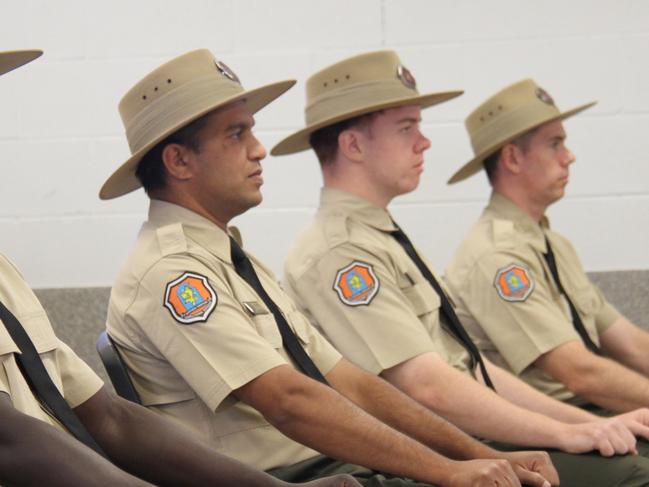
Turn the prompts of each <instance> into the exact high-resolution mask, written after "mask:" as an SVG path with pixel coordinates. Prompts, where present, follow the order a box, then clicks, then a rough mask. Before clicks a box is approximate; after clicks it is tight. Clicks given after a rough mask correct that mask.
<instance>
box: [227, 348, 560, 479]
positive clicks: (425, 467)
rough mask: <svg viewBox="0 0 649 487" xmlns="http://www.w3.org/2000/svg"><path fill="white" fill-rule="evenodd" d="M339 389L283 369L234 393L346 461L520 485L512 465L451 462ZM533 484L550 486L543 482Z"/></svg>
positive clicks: (421, 475) (423, 475) (418, 475)
mask: <svg viewBox="0 0 649 487" xmlns="http://www.w3.org/2000/svg"><path fill="white" fill-rule="evenodd" d="M342 363H344V359H343V360H341V362H339V363H338V364H337V365H336V366H335V367H334V368H333V369H332V371H330V372H329V373H328V374H327V376H326V377H327V379H328V380H329V381H330V383H331V384H332V386H333V387H334V388H335V387H336V386H337V382H339V381H338V380H335V379H336V375H337V372H336V369H338V368H339V367H341V364H342ZM341 372H342V371H341ZM332 379H334V380H332ZM377 380H378V379H377ZM334 388H332V387H327V386H325V385H323V384H321V383H319V382H316V381H314V380H313V379H310V378H309V377H307V376H305V375H304V374H301V373H299V372H297V371H296V370H295V369H293V368H291V367H290V366H288V365H281V366H278V367H275V368H273V369H270V370H269V371H268V372H266V373H264V374H262V375H260V376H259V377H257V378H256V379H254V380H252V381H250V382H249V383H247V384H246V385H244V386H242V387H241V388H239V389H237V390H236V391H234V393H235V395H237V397H239V398H240V399H241V400H242V401H244V402H246V403H247V404H249V405H251V406H252V407H254V408H255V409H257V410H258V411H259V412H260V413H261V414H263V415H264V417H265V418H266V419H267V420H268V422H269V423H271V424H272V425H274V426H275V427H276V428H277V429H278V430H280V431H281V432H282V433H284V434H285V435H286V436H288V437H290V438H293V439H294V440H296V441H298V442H300V443H302V444H304V445H307V446H310V447H311V448H313V449H315V450H318V451H320V452H321V453H323V454H325V455H328V456H331V457H334V458H338V459H341V460H343V461H346V462H351V463H356V464H359V465H364V466H366V467H369V468H372V469H375V470H379V471H383V472H389V473H392V474H395V475H399V476H405V477H409V478H413V479H416V480H420V481H424V482H427V483H434V484H438V485H442V486H449V487H450V486H460V485H476V486H482V485H503V486H504V485H507V486H510V485H511V486H519V485H520V482H519V480H518V478H517V477H516V474H515V473H514V471H513V469H512V466H511V465H510V463H509V462H508V461H506V460H503V459H488V460H469V461H456V460H451V459H449V458H446V457H444V456H442V455H440V454H438V453H436V452H434V451H433V450H431V449H430V448H428V447H427V446H425V445H423V444H422V443H420V442H418V441H416V440H415V439H413V438H411V437H410V436H408V435H406V434H404V433H402V432H400V431H397V430H396V429H394V428H392V427H390V426H388V425H387V424H384V423H383V422H381V421H379V420H378V419H377V418H375V417H374V416H372V415H371V414H369V413H368V412H366V411H364V410H363V409H361V408H359V407H357V406H356V405H354V404H353V403H352V402H351V401H350V400H349V399H347V398H346V397H344V396H343V395H341V394H340V393H338V392H337V391H336V390H335V389H334ZM450 428H452V427H450ZM439 441H440V444H442V443H444V440H443V439H440V440H439ZM539 477H540V476H539ZM531 485H538V486H541V485H548V486H549V484H543V480H542V479H541V480H540V481H538V482H532V483H531Z"/></svg>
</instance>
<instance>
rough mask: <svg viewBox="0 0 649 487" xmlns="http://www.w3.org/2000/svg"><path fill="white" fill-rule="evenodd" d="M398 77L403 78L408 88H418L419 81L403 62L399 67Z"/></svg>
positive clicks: (402, 80)
mask: <svg viewBox="0 0 649 487" xmlns="http://www.w3.org/2000/svg"><path fill="white" fill-rule="evenodd" d="M397 78H399V79H400V80H401V82H402V83H403V84H404V86H405V87H406V88H410V89H411V90H414V89H416V88H417V81H416V80H415V77H414V76H413V75H412V73H411V72H410V70H409V69H408V68H406V67H405V66H404V65H403V64H400V65H399V66H398V67H397Z"/></svg>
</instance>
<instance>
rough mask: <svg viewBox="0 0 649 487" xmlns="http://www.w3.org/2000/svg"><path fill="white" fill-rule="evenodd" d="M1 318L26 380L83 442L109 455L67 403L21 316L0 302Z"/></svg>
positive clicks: (49, 408)
mask: <svg viewBox="0 0 649 487" xmlns="http://www.w3.org/2000/svg"><path fill="white" fill-rule="evenodd" d="M0 319H1V320H2V322H3V323H4V325H5V328H6V330H7V331H8V332H9V335H10V336H11V339H12V340H13V341H14V342H15V343H16V345H17V346H18V348H19V349H20V353H19V354H16V362H17V363H18V366H19V367H20V369H21V371H22V373H23V376H25V380H27V382H28V383H29V385H30V387H31V388H32V391H34V394H35V395H36V397H37V398H38V399H39V400H40V401H41V404H43V406H44V407H45V408H46V409H48V410H49V412H50V413H51V414H52V415H53V416H54V417H55V418H56V419H58V420H59V421H60V422H61V424H62V425H63V426H65V428H66V429H67V430H68V431H69V432H70V433H71V434H72V435H73V436H74V437H75V438H76V439H77V440H79V441H80V442H82V443H83V444H84V445H86V446H87V447H89V448H92V449H93V450H95V451H96V452H97V453H99V454H100V455H101V456H103V457H104V458H108V456H107V455H106V454H105V453H104V451H103V450H102V449H101V447H100V446H99V445H98V444H97V442H96V441H95V440H94V438H93V437H92V436H90V433H88V430H86V428H85V427H84V426H83V424H82V423H81V421H80V420H79V418H78V417H77V415H76V414H75V413H74V411H72V409H70V406H69V405H68V403H67V402H66V401H65V399H63V396H62V395H61V393H60V392H59V390H58V389H57V388H56V386H55V385H54V382H52V379H51V377H50V376H49V374H48V373H47V370H46V369H45V366H44V365H43V361H42V360H41V357H40V356H39V355H38V352H37V351H36V347H35V346H34V344H33V343H32V341H31V339H30V338H29V335H27V332H26V331H25V329H24V328H23V326H22V325H21V324H20V322H19V321H18V319H17V318H16V317H15V316H14V315H13V313H12V312H11V311H9V310H8V309H7V307H6V306H5V305H4V304H2V303H1V302H0Z"/></svg>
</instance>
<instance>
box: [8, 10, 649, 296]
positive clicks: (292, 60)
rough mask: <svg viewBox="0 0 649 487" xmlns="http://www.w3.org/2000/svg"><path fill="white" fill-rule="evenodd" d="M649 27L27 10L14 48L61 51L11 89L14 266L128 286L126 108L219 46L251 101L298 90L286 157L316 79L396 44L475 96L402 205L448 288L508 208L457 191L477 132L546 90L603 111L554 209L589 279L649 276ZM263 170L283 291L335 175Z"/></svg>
mask: <svg viewBox="0 0 649 487" xmlns="http://www.w3.org/2000/svg"><path fill="white" fill-rule="evenodd" d="M648 14H649V2H647V1H646V0H623V1H615V0H570V1H565V0H548V1H547V2H534V1H531V0H523V1H520V0H492V1H489V2H478V1H475V0H457V1H454V2H451V1H450V0H446V1H442V0H381V1H378V0H359V1H355V2H349V1H345V2H343V0H333V1H331V2H324V3H323V2H317V1H315V0H303V1H301V0H278V1H275V2H268V1H263V0H242V1H238V0H237V1H234V0H188V1H186V2H184V3H183V4H182V5H181V4H179V3H178V2H172V1H171V0H162V1H161V0H142V1H137V2H129V1H127V0H116V1H112V2H100V1H99V0H66V2H50V1H47V0H24V1H21V2H9V3H8V4H7V6H6V9H5V10H3V18H7V19H9V21H7V22H5V26H4V27H3V30H2V34H1V35H0V37H1V38H2V46H0V49H12V48H27V47H41V48H44V49H45V51H46V54H45V56H43V58H41V59H39V60H38V61H37V62H35V63H33V64H32V65H30V66H28V67H26V68H25V69H21V70H19V71H17V72H14V73H11V74H9V75H7V76H3V77H2V79H1V80H0V106H2V115H1V116H0V150H1V151H2V154H3V157H2V159H1V160H0V170H2V174H4V177H3V178H2V182H0V204H1V205H2V206H0V208H2V210H1V211H0V251H4V252H6V253H7V254H8V255H10V257H13V258H14V259H15V260H17V261H18V264H19V265H20V267H22V268H23V270H24V271H25V272H26V274H27V275H28V278H29V280H30V282H31V284H32V285H34V286H37V287H50V286H55V287H58V286H75V285H79V286H85V285H109V284H110V283H111V282H112V279H113V278H114V275H115V274H116V272H117V268H118V267H119V265H121V263H122V261H123V259H124V258H125V256H126V254H127V253H128V250H129V248H130V246H131V245H132V242H133V240H134V239H135V234H136V232H137V229H138V227H139V224H140V222H141V221H142V219H143V218H144V216H145V214H146V209H147V198H146V196H145V195H144V193H143V191H141V190H140V191H137V192H134V193H133V194H131V195H128V196H125V197H122V198H119V199H116V200H112V201H108V202H102V201H99V199H98V197H97V192H98V190H99V187H100V185H101V184H102V183H103V181H104V180H105V179H106V177H108V175H109V174H110V173H112V171H113V170H115V169H116V168H117V167H118V165H119V164H121V163H122V162H123V161H125V160H126V159H127V158H128V156H129V150H128V147H127V144H126V140H125V137H124V135H123V127H122V124H121V121H120V119H119V116H118V114H117V104H118V102H119V100H120V98H121V97H122V96H123V94H124V93H125V92H126V91H127V90H128V89H129V88H130V87H131V86H132V85H133V84H135V83H136V82H137V81H138V80H139V79H141V78H142V77H143V76H144V75H146V74H147V73H148V72H149V71H150V70H151V69H153V68H155V67H157V66H158V65H160V64H161V63H163V62H165V61H167V60H169V59H171V58H172V57H174V56H177V55H179V54H181V53H183V52H185V51H187V50H189V49H192V48H196V47H208V48H210V49H211V50H212V51H213V52H214V53H215V54H216V55H217V57H219V58H221V59H223V60H224V61H225V62H226V63H227V64H229V65H230V66H232V67H233V68H234V70H235V72H237V73H238V74H239V76H240V77H241V79H242V81H243V84H244V86H246V87H250V88H251V87H256V86H260V85H262V84H264V83H268V82H272V81H276V80H279V79H285V78H297V79H298V81H299V83H298V85H296V86H295V87H294V88H293V89H292V90H291V91H289V92H288V93H287V94H286V95H284V96H283V97H281V98H280V99H279V100H277V101H276V102H274V103H272V104H271V105H270V106H268V107H267V108H265V109H264V110H262V111H260V112H259V113H258V114H257V116H256V120H257V126H256V129H255V130H256V133H257V134H258V136H259V138H260V140H261V141H262V142H263V143H264V144H265V145H266V146H267V148H268V149H270V148H271V147H272V145H273V144H274V143H276V142H277V141H279V140H280V139H281V138H282V137H284V136H285V135H287V134H288V133H290V132H292V131H293V130H295V129H297V128H299V127H302V126H303V124H304V121H303V109H304V82H305V80H306V78H307V77H308V76H309V75H310V74H312V73H313V72H315V71H316V70H319V69H321V68H323V67H324V66H326V65H328V64H330V63H333V62H336V61H339V60H341V59H343V58H345V57H348V56H350V55H353V54H358V53H361V52H366V51H369V50H375V49H379V48H383V47H390V48H392V47H394V48H396V49H397V51H398V52H399V54H400V56H401V58H402V60H403V62H404V64H405V65H406V66H408V67H409V68H410V69H411V70H412V71H413V73H414V74H415V77H416V78H417V81H418V85H419V88H420V91H421V92H428V91H437V90H447V89H456V88H459V89H462V88H464V89H465V90H466V94H465V95H464V96H462V97H460V98H457V99H456V100H453V101H451V102H449V103H446V104H444V105H441V106H438V107H432V108H431V109H429V110H425V111H424V113H423V122H424V123H423V130H424V132H425V133H426V135H427V136H429V138H430V139H431V141H432V147H431V149H430V150H429V151H428V153H427V154H426V170H425V172H424V174H423V177H422V181H421V184H420V186H419V188H418V189H417V190H416V191H415V192H413V193H411V194H409V195H404V196H402V197H399V198H397V199H396V200H395V201H394V204H393V205H392V211H393V213H394V215H395V217H396V218H397V219H398V220H399V221H400V223H401V224H402V225H403V226H404V227H405V228H406V229H407V230H408V232H409V233H410V235H411V236H412V237H413V240H415V241H417V242H418V244H419V245H421V246H422V248H424V249H425V251H426V253H427V255H429V256H430V257H431V259H432V261H433V263H434V264H435V266H436V268H437V270H438V271H441V270H442V269H443V267H444V265H445V264H446V262H447V261H448V259H449V258H450V255H451V254H452V252H453V250H454V248H455V245H457V243H458V242H459V241H460V239H461V238H462V237H463V235H464V233H465V232H466V230H467V229H468V228H469V226H470V225H471V224H472V223H473V221H474V220H475V218H477V216H478V215H479V213H480V211H481V209H482V207H483V205H484V203H485V201H486V199H487V197H488V194H489V186H488V184H487V182H486V178H485V177H484V175H483V174H480V175H476V176H475V177H473V178H471V179H469V180H467V181H465V182H463V183H460V184H458V185H455V186H451V187H448V186H446V185H445V181H446V180H447V179H448V177H449V176H450V175H451V174H452V173H453V172H454V171H455V170H456V169H457V168H458V167H459V166H460V165H461V164H462V163H463V162H465V161H467V160H468V159H469V158H470V157H472V153H471V149H470V145H469V140H468V137H467V135H466V133H465V130H464V127H463V120H464V118H465V117H466V115H467V114H468V113H469V112H470V111H471V110H472V109H473V108H475V106H477V104H479V103H480V102H482V101H483V100H484V99H485V98H486V97H487V96H489V95H491V94H492V93H494V92H495V91H497V90H499V89H500V88H502V87H504V86H505V85H507V84H508V83H511V82H513V81H516V80H518V79H521V78H523V77H528V76H531V77H534V78H535V79H537V81H539V82H540V83H541V84H542V85H543V86H544V87H545V88H546V89H547V90H548V91H549V92H550V93H551V94H552V95H553V96H554V98H555V100H557V103H558V105H559V106H560V107H561V108H564V109H567V108H570V107H572V106H575V105H577V104H579V103H582V102H585V101H588V100H591V99H597V100H599V101H600V103H599V104H598V105H597V107H595V108H594V109H592V110H589V111H588V112H585V113H583V114H580V115H579V116H578V117H575V118H574V119H572V120H570V121H568V122H567V123H566V128H567V130H568V134H569V145H570V147H571V148H573V149H574V150H575V152H576V154H577V156H578V161H577V163H576V164H575V165H574V166H573V167H572V178H571V183H570V185H569V187H568V192H567V197H566V198H565V200H564V201H562V202H560V203H558V204H557V205H556V206H555V207H553V208H552V210H551V214H552V215H553V223H554V225H555V226H556V227H557V228H559V229H567V230H568V231H569V232H571V234H570V235H569V236H570V237H571V238H573V239H574V241H575V243H576V245H577V247H578V248H579V249H580V251H583V254H582V257H583V258H584V262H585V265H586V267H587V269H588V270H606V269H616V268H620V269H623V268H647V267H649V266H648V264H649V263H648V262H647V259H648V257H647V253H646V248H647V243H649V242H647V240H648V239H649V236H648V235H649V231H647V228H648V225H647V223H648V222H647V218H648V216H647V215H649V213H648V212H647V209H648V208H647V206H648V199H649V187H648V185H649V177H648V176H649V165H647V164H646V155H647V153H649V146H648V144H649V138H648V137H647V136H646V134H647V133H648V129H649V95H648V94H647V93H648V90H647V89H646V86H647V85H649V65H647V63H645V62H643V59H645V58H646V53H647V52H648V51H649V23H647V21H646V20H647V18H648ZM263 165H264V176H265V181H266V184H265V185H264V187H263V188H262V191H263V193H264V201H263V203H262V204H261V206H260V207H259V208H256V209H254V210H252V211H251V212H249V213H247V214H245V215H243V216H241V217H239V218H237V220H238V221H240V223H241V226H242V227H243V230H244V234H245V235H246V237H247V238H246V241H247V243H248V247H249V248H251V249H252V250H253V252H254V253H255V254H257V255H258V256H259V257H260V258H262V259H263V260H264V261H267V262H268V263H269V264H270V265H271V267H272V268H273V269H275V271H276V272H277V273H278V275H279V274H281V268H282V261H283V258H284V255H285V254H286V251H287V249H288V245H289V243H290V242H292V241H293V239H294V237H295V234H296V233H297V231H298V230H299V229H300V228H301V227H302V226H304V225H306V224H307V222H308V221H309V220H310V218H311V215H312V213H313V210H314V207H315V205H316V204H317V201H318V195H319V190H320V186H321V176H320V172H319V168H318V163H317V161H316V159H315V156H314V155H313V153H312V152H310V151H307V152H304V153H300V154H297V155H294V156H288V157H282V158H271V157H268V158H267V159H266V160H265V161H264V162H263ZM621 240H624V244H625V245H624V247H623V251H619V250H618V249H620V248H621V247H620V244H619V241H621ZM44 243H45V244H44ZM71 263H72V264H71Z"/></svg>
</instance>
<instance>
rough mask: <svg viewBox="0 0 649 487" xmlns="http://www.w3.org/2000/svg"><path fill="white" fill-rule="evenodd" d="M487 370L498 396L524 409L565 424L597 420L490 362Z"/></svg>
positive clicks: (593, 416) (586, 412)
mask: <svg viewBox="0 0 649 487" xmlns="http://www.w3.org/2000/svg"><path fill="white" fill-rule="evenodd" d="M487 368H488V371H489V376H490V377H491V379H492V381H493V382H494V385H495V387H496V390H497V391H498V395H500V396H502V397H504V398H505V399H507V400H508V401H510V402H512V403H514V404H516V405H518V406H520V407H522V408H525V409H528V410H530V411H535V412H537V413H540V414H544V415H546V416H549V417H551V418H554V419H556V420H558V421H563V422H565V423H584V422H587V421H595V420H597V416H595V415H594V414H591V413H589V412H588V411H585V410H583V409H580V408H578V407H575V406H571V405H570V404H566V403H564V402H561V401H557V400H556V399H553V398H551V397H550V396H546V395H545V394H543V393H542V392H539V391H538V390H536V389H534V388H533V387H532V386H530V385H528V384H526V383H525V382H523V381H522V380H520V379H519V378H518V377H515V376H514V375H513V374H510V373H509V372H507V371H506V370H503V369H501V368H500V367H496V366H495V365H493V364H491V363H489V362H488V363H487Z"/></svg>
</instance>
